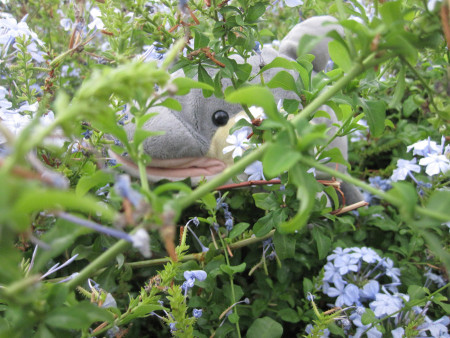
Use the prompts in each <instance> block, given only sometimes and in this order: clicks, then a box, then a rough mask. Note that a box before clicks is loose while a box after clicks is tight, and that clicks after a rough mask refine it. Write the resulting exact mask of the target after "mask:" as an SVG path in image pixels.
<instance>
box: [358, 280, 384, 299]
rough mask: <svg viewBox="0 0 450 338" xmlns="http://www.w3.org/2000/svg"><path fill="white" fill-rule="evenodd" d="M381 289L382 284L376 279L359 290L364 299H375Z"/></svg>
mask: <svg viewBox="0 0 450 338" xmlns="http://www.w3.org/2000/svg"><path fill="white" fill-rule="evenodd" d="M379 291H380V284H379V283H378V282H377V281H376V280H371V281H369V283H367V284H366V285H364V287H363V288H362V289H361V290H359V295H360V296H361V298H362V299H364V300H372V299H375V297H376V295H377V293H378V292H379Z"/></svg>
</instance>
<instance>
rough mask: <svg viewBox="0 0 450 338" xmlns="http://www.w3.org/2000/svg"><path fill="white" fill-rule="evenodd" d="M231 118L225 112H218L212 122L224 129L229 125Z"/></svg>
mask: <svg viewBox="0 0 450 338" xmlns="http://www.w3.org/2000/svg"><path fill="white" fill-rule="evenodd" d="M229 119H230V117H229V116H228V113H227V112H226V111H224V110H218V111H216V112H215V113H214V114H213V115H212V121H213V123H214V124H215V125H216V126H217V127H222V126H224V125H226V124H227V123H228V120H229Z"/></svg>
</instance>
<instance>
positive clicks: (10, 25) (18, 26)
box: [0, 16, 44, 46]
mask: <svg viewBox="0 0 450 338" xmlns="http://www.w3.org/2000/svg"><path fill="white" fill-rule="evenodd" d="M26 18H27V16H25V17H24V18H23V19H22V20H21V21H20V22H17V20H16V19H14V18H4V19H0V44H2V45H8V44H9V43H11V42H12V41H13V40H14V39H15V38H16V37H18V36H25V37H31V38H32V39H33V40H35V41H36V42H37V43H38V44H39V45H41V46H43V45H44V42H42V41H41V40H39V39H38V37H37V34H36V33H35V32H32V31H31V30H30V28H29V27H28V25H27V23H26V22H25V20H26Z"/></svg>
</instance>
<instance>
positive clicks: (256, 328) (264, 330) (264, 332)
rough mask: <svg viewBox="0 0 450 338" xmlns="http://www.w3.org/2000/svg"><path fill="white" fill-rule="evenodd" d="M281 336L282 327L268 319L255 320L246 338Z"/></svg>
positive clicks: (275, 337)
mask: <svg viewBox="0 0 450 338" xmlns="http://www.w3.org/2000/svg"><path fill="white" fill-rule="evenodd" d="M282 334H283V326H281V324H280V323H278V322H276V321H274V320H273V319H272V318H270V317H263V318H258V319H256V320H255V321H254V322H253V323H252V325H251V326H250V328H249V329H248V331H247V338H278V337H281V336H282Z"/></svg>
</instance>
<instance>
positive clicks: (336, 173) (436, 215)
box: [300, 157, 449, 222]
mask: <svg viewBox="0 0 450 338" xmlns="http://www.w3.org/2000/svg"><path fill="white" fill-rule="evenodd" d="M300 162H302V163H304V164H306V165H308V166H310V167H315V168H316V169H317V170H319V171H322V172H325V173H327V174H329V175H331V176H332V177H337V178H340V179H342V180H344V181H346V182H348V183H350V184H353V185H355V186H357V187H360V188H362V189H364V190H366V191H368V192H369V193H371V194H372V195H376V196H379V197H380V198H382V199H383V200H385V201H387V202H389V203H391V204H392V205H394V206H396V207H398V208H400V207H402V206H403V205H404V201H403V200H401V199H397V198H396V197H394V196H392V195H390V194H387V193H385V192H384V191H381V190H378V189H377V188H374V187H372V186H371V185H369V184H367V183H365V182H363V181H361V180H359V179H357V178H354V177H352V176H349V175H347V174H344V173H341V172H339V171H337V170H334V169H331V168H329V167H327V166H326V165H324V164H320V163H318V162H316V161H315V160H313V159H311V158H307V157H302V158H301V159H300ZM414 209H415V211H416V212H417V213H418V214H421V215H422V216H427V217H431V218H434V219H436V220H439V221H441V222H448V221H449V217H448V216H447V215H444V214H440V213H438V212H436V211H433V210H428V209H425V208H422V207H420V206H418V205H416V206H415V208H414Z"/></svg>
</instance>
